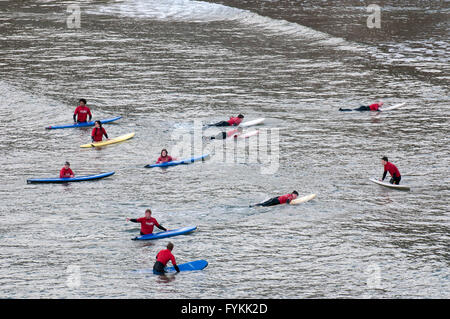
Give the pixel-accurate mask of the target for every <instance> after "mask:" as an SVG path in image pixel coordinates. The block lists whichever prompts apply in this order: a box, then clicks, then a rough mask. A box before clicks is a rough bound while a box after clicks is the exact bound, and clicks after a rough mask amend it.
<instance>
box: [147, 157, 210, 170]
mask: <svg viewBox="0 0 450 319" xmlns="http://www.w3.org/2000/svg"><path fill="white" fill-rule="evenodd" d="M208 157H209V154H205V155H202V156H196V157H191V158H186V159H183V160H179V161H172V162H165V163H160V164H148V165H145V166H144V167H146V168H152V167H168V166H175V165H180V164H190V163H194V162H197V161H203V160H205V159H206V158H208Z"/></svg>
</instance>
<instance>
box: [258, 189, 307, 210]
mask: <svg viewBox="0 0 450 319" xmlns="http://www.w3.org/2000/svg"><path fill="white" fill-rule="evenodd" d="M297 197H298V192H297V191H293V192H292V193H290V194H286V195H283V196H278V197H274V198H271V199H269V200H266V201H265V202H262V203H259V204H255V205H253V206H264V207H266V206H274V205H280V204H289V203H290V202H291V201H292V200H294V199H296V198H297ZM253 206H252V205H250V207H253Z"/></svg>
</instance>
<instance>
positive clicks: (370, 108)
mask: <svg viewBox="0 0 450 319" xmlns="http://www.w3.org/2000/svg"><path fill="white" fill-rule="evenodd" d="M383 104H384V103H383V102H382V101H380V102H378V103H373V104H370V105H369V106H366V105H362V106H360V107H358V108H357V109H353V110H352V109H343V108H339V111H343V112H348V111H360V112H362V111H376V112H381V110H380V107H382V106H383Z"/></svg>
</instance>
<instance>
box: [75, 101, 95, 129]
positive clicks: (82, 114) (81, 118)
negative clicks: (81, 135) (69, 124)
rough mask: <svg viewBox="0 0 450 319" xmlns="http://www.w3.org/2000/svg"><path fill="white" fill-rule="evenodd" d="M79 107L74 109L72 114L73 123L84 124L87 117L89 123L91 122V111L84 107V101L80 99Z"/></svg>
mask: <svg viewBox="0 0 450 319" xmlns="http://www.w3.org/2000/svg"><path fill="white" fill-rule="evenodd" d="M78 102H79V103H80V105H79V106H78V107H77V108H76V109H75V112H74V113H73V122H74V123H75V124H77V123H86V120H87V117H88V115H89V121H91V120H92V114H91V110H90V109H89V108H88V107H87V106H86V100H85V99H80V101H78Z"/></svg>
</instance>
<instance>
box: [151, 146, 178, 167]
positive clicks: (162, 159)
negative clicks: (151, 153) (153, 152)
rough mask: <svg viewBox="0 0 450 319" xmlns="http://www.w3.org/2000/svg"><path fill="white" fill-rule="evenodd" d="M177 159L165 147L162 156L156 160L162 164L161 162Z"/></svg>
mask: <svg viewBox="0 0 450 319" xmlns="http://www.w3.org/2000/svg"><path fill="white" fill-rule="evenodd" d="M175 160H176V158H174V157H172V156H170V155H169V154H168V153H167V150H166V149H165V148H163V149H162V150H161V156H160V157H158V160H157V161H156V164H161V163H166V162H172V161H175Z"/></svg>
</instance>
